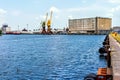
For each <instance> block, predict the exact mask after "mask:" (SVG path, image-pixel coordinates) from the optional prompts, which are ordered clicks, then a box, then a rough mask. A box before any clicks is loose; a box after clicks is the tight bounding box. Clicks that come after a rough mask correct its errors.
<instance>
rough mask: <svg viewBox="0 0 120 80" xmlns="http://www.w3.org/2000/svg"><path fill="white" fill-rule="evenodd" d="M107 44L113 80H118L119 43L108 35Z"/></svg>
mask: <svg viewBox="0 0 120 80" xmlns="http://www.w3.org/2000/svg"><path fill="white" fill-rule="evenodd" d="M109 44H110V51H111V52H110V56H111V68H112V75H113V80H120V43H119V42H118V41H117V40H116V39H115V38H114V36H112V35H109Z"/></svg>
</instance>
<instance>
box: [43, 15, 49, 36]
mask: <svg viewBox="0 0 120 80" xmlns="http://www.w3.org/2000/svg"><path fill="white" fill-rule="evenodd" d="M47 17H48V13H46V18H45V21H43V22H42V34H47V32H46V29H45V27H46V24H47Z"/></svg>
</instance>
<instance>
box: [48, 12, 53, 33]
mask: <svg viewBox="0 0 120 80" xmlns="http://www.w3.org/2000/svg"><path fill="white" fill-rule="evenodd" d="M52 14H53V11H51V14H50V19H49V20H48V22H47V27H48V29H47V34H52V33H53V32H52V31H51V23H52Z"/></svg>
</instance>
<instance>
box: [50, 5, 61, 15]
mask: <svg viewBox="0 0 120 80" xmlns="http://www.w3.org/2000/svg"><path fill="white" fill-rule="evenodd" d="M50 11H53V12H54V13H59V12H60V10H59V9H58V8H56V7H54V6H52V7H51V8H50Z"/></svg>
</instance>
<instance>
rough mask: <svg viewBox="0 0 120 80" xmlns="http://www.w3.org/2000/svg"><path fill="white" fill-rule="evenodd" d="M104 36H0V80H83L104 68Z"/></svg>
mask: <svg viewBox="0 0 120 80" xmlns="http://www.w3.org/2000/svg"><path fill="white" fill-rule="evenodd" d="M104 38H105V35H3V36H0V80H83V78H84V76H85V75H86V74H88V73H91V72H93V73H96V72H97V69H98V68H99V67H105V66H106V62H105V60H104V59H100V58H99V53H98V49H99V48H100V47H101V46H102V42H103V40H104Z"/></svg>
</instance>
